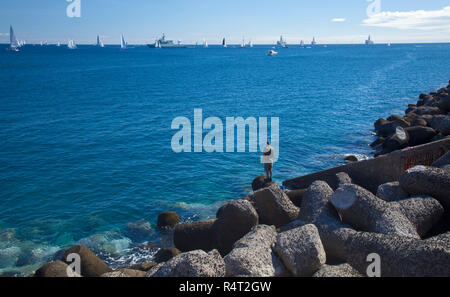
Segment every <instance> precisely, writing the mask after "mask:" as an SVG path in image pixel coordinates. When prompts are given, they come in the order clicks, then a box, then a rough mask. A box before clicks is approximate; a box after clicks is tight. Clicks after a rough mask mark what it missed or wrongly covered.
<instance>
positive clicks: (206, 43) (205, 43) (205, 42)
mask: <svg viewBox="0 0 450 297" xmlns="http://www.w3.org/2000/svg"><path fill="white" fill-rule="evenodd" d="M203 47H204V48H208V41H206V39H203Z"/></svg>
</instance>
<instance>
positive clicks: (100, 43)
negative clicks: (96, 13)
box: [97, 35, 105, 47]
mask: <svg viewBox="0 0 450 297" xmlns="http://www.w3.org/2000/svg"><path fill="white" fill-rule="evenodd" d="M97 46H98V47H105V45H104V44H103V42H101V41H100V36H99V35H97Z"/></svg>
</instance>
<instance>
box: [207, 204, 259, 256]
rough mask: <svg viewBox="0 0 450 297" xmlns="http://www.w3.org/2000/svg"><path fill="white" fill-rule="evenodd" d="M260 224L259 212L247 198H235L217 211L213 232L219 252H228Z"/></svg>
mask: <svg viewBox="0 0 450 297" xmlns="http://www.w3.org/2000/svg"><path fill="white" fill-rule="evenodd" d="M256 225H258V213H257V212H256V210H255V208H254V207H253V205H252V204H251V203H250V202H249V201H247V200H243V199H241V200H234V201H231V202H230V203H228V204H225V205H224V206H222V207H221V208H220V209H219V210H218V211H217V220H216V221H215V222H214V226H213V230H214V231H213V232H214V234H215V236H216V242H217V247H218V250H219V252H220V253H221V254H222V255H226V254H228V253H229V252H230V251H231V249H232V247H233V244H234V243H235V242H236V241H237V240H239V239H240V238H242V237H243V236H244V235H245V234H247V233H248V232H250V230H251V229H252V228H253V227H254V226H256Z"/></svg>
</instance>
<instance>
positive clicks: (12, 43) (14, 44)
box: [9, 26, 20, 52]
mask: <svg viewBox="0 0 450 297" xmlns="http://www.w3.org/2000/svg"><path fill="white" fill-rule="evenodd" d="M19 47H20V44H19V41H18V40H17V38H16V34H15V33H14V29H13V27H12V26H10V27H9V50H10V51H13V52H18V51H19Z"/></svg>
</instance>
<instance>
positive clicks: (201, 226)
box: [173, 219, 217, 252]
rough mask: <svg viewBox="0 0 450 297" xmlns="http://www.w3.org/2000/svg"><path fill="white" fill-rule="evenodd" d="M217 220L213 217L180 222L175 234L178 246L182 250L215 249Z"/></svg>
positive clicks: (174, 238) (175, 241) (175, 242)
mask: <svg viewBox="0 0 450 297" xmlns="http://www.w3.org/2000/svg"><path fill="white" fill-rule="evenodd" d="M215 221H216V220H215V219H212V220H206V221H199V222H191V223H185V224H178V225H177V226H176V227H175V232H174V234H173V242H174V244H175V246H176V248H177V249H179V250H180V251H182V252H188V251H193V250H204V251H210V250H212V249H214V248H215V247H216V246H217V244H216V243H215V240H214V238H215V235H214V232H213V225H214V222H215Z"/></svg>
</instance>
